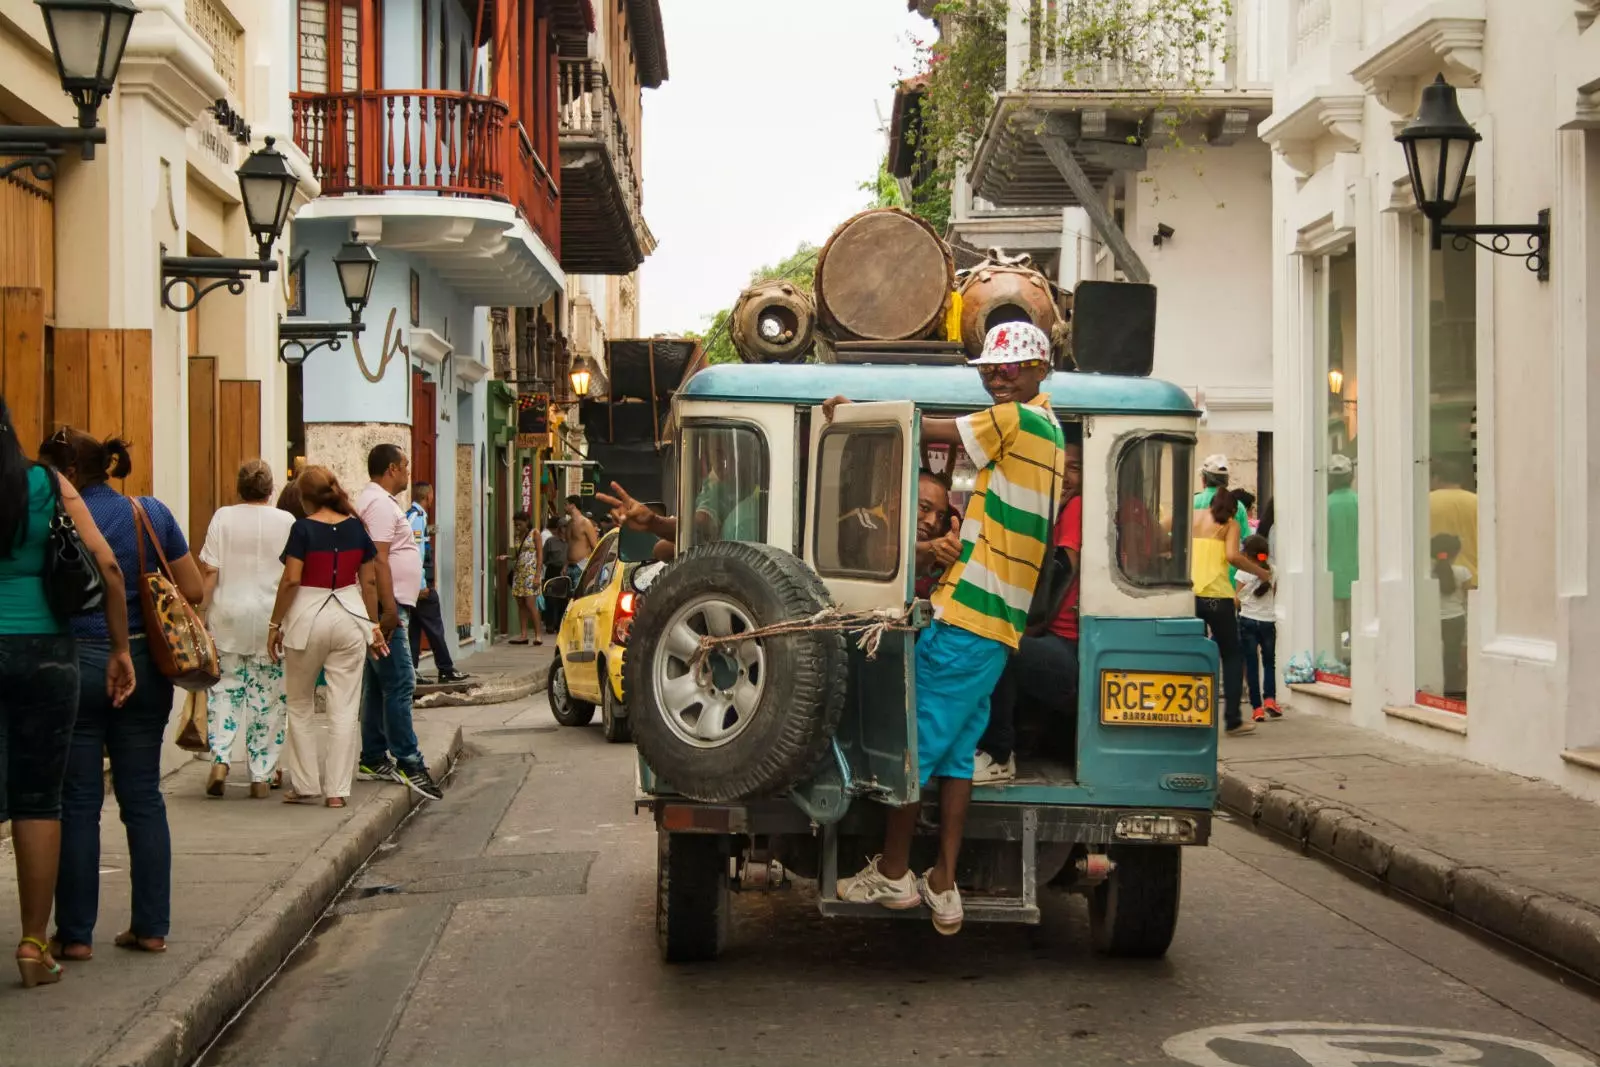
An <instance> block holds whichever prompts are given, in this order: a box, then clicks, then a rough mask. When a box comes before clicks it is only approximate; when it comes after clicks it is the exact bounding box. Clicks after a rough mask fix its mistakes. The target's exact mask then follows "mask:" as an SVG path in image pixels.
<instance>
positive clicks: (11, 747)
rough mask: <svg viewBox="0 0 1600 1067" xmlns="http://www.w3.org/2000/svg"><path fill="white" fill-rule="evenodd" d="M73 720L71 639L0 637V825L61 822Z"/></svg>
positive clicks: (74, 690)
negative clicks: (26, 821) (17, 821)
mask: <svg viewBox="0 0 1600 1067" xmlns="http://www.w3.org/2000/svg"><path fill="white" fill-rule="evenodd" d="M77 716H78V653H77V649H76V647H75V644H74V642H73V639H72V635H71V634H5V635H3V636H0V822H3V821H5V820H6V819H46V820H48V819H59V818H60V817H61V778H62V775H64V774H65V773H66V768H67V750H68V749H69V748H70V746H71V744H72V721H73V720H74V719H75V718H77Z"/></svg>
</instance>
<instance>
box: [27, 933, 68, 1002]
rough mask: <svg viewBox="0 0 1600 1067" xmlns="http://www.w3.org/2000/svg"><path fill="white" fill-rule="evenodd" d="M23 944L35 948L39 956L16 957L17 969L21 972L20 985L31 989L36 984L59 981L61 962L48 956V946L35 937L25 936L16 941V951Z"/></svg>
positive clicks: (49, 983) (51, 983)
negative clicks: (36, 957)
mask: <svg viewBox="0 0 1600 1067" xmlns="http://www.w3.org/2000/svg"><path fill="white" fill-rule="evenodd" d="M25 945H32V946H33V947H34V948H37V949H38V950H39V958H38V959H35V958H33V957H32V956H18V957H17V970H18V971H19V972H20V973H21V974H22V987H23V988H24V989H32V988H33V987H34V986H36V985H54V984H55V983H57V982H59V981H61V964H59V963H57V962H56V961H55V960H52V959H51V958H50V946H49V945H47V944H45V943H44V942H43V941H40V940H39V939H38V938H37V937H25V938H23V939H22V940H21V941H19V942H18V943H17V951H18V952H21V951H22V949H23V947H24V946H25Z"/></svg>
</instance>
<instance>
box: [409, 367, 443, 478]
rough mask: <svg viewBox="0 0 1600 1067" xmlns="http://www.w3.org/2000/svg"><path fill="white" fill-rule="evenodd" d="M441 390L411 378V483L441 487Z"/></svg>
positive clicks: (431, 384) (414, 375)
mask: <svg viewBox="0 0 1600 1067" xmlns="http://www.w3.org/2000/svg"><path fill="white" fill-rule="evenodd" d="M438 446H439V387H438V385H436V384H435V383H433V382H430V381H425V380H424V379H423V377H422V375H421V374H412V376H411V482H412V484H413V485H414V484H416V483H417V482H427V483H428V484H429V485H438V484H439V479H438V473H439V471H438V460H437V458H436V453H437V450H438Z"/></svg>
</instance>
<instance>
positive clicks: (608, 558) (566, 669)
mask: <svg viewBox="0 0 1600 1067" xmlns="http://www.w3.org/2000/svg"><path fill="white" fill-rule="evenodd" d="M618 549H619V536H618V531H616V530H612V531H611V532H610V533H608V534H606V535H605V536H604V537H602V538H601V539H600V543H599V544H598V545H597V546H596V547H595V550H594V554H593V555H592V556H590V557H589V563H588V565H587V566H585V567H584V569H583V574H582V575H581V576H580V577H579V578H578V581H577V584H576V585H573V586H572V588H571V590H570V593H568V596H569V600H568V602H567V612H566V615H565V616H563V617H562V620H561V628H560V630H559V631H558V632H557V634H556V658H555V662H554V663H552V664H551V665H550V678H549V681H548V682H547V683H546V690H545V691H546V695H547V696H548V697H549V699H550V711H551V712H552V713H553V714H554V715H555V718H556V721H557V722H559V723H560V724H561V725H562V726H587V725H589V723H590V722H592V721H593V720H594V713H595V709H596V708H599V709H600V724H601V727H602V729H603V731H604V733H605V738H606V740H607V741H615V742H622V741H628V740H631V739H632V733H631V731H630V730H629V727H628V712H627V706H626V704H625V703H624V702H623V691H622V656H623V652H624V650H625V649H626V647H627V643H628V630H629V628H630V627H631V626H632V625H633V617H634V614H635V613H636V612H637V611H638V606H639V603H640V600H641V594H640V593H639V592H638V591H636V590H635V589H634V588H632V586H631V584H630V579H631V578H632V576H633V575H634V574H635V572H636V571H637V570H638V567H639V564H637V563H628V562H625V561H623V560H622V559H621V558H620V557H619V552H618ZM569 582H570V579H567V578H554V579H551V580H550V581H549V582H547V583H545V595H546V596H552V595H553V596H561V595H562V594H563V592H566V585H565V584H562V583H569Z"/></svg>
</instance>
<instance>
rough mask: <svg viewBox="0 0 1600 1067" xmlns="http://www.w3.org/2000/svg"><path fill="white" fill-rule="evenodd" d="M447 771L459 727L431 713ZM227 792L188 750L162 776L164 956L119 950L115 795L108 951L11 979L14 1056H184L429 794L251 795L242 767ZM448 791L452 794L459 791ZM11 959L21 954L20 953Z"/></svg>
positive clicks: (108, 827)
mask: <svg viewBox="0 0 1600 1067" xmlns="http://www.w3.org/2000/svg"><path fill="white" fill-rule="evenodd" d="M416 726H417V736H418V739H419V740H420V741H421V744H422V751H423V754H424V756H425V757H426V758H427V761H428V764H429V766H430V768H431V769H432V770H433V772H434V774H435V776H443V775H444V773H445V772H446V770H447V769H448V768H449V767H450V765H451V763H452V762H453V761H454V759H455V758H456V755H457V752H458V751H459V749H460V746H461V732H460V729H459V728H458V727H457V726H456V725H454V724H450V723H443V722H429V721H428V720H427V719H426V717H420V716H419V717H418V720H417V724H416ZM234 771H235V774H234V776H233V779H232V781H231V782H230V788H229V789H228V795H227V796H226V797H224V798H223V799H221V800H216V799H211V798H207V797H205V796H204V795H203V788H204V784H205V776H206V764H205V763H202V762H199V761H194V760H184V761H181V763H180V765H179V766H178V768H177V770H176V771H175V772H174V773H172V774H171V775H169V776H168V777H167V778H166V779H165V781H164V783H163V787H162V788H163V792H164V793H165V794H166V796H167V817H168V820H169V822H170V824H171V827H172V848H173V863H172V866H173V871H172V882H173V899H172V935H171V937H169V938H168V940H167V945H168V949H167V952H166V953H165V954H163V955H159V956H150V955H144V954H141V953H136V952H125V951H119V950H118V949H116V948H114V947H113V946H112V944H111V939H112V937H114V936H115V935H116V934H117V932H118V931H120V930H123V929H124V928H126V926H127V923H128V891H129V886H128V876H127V868H128V855H127V842H126V839H125V838H124V836H123V833H122V827H121V824H120V822H119V821H118V817H117V810H116V802H115V800H113V799H112V798H110V797H109V796H108V797H107V799H106V807H105V811H104V813H103V815H102V817H101V826H102V834H101V840H102V853H101V864H100V865H101V871H102V874H103V880H102V883H101V896H100V921H99V926H98V928H97V930H96V932H95V958H94V959H93V960H92V961H90V962H88V963H69V964H64V966H65V967H66V969H67V973H66V975H65V977H64V978H63V979H62V981H61V983H60V984H59V985H55V986H48V987H43V988H39V989H34V990H24V989H22V988H21V987H20V986H19V985H18V984H17V982H16V979H15V977H11V978H0V1047H3V1048H4V1049H5V1050H6V1054H5V1056H4V1058H3V1059H4V1062H5V1064H6V1067H35V1065H37V1067H62V1065H67V1064H83V1065H88V1064H94V1065H99V1067H181V1065H185V1064H188V1063H190V1062H192V1061H193V1060H194V1058H195V1056H196V1055H197V1054H198V1053H199V1052H200V1050H201V1049H202V1048H204V1046H205V1044H206V1042H208V1041H210V1040H211V1039H212V1037H214V1036H215V1035H216V1034H217V1032H218V1031H219V1030H220V1029H221V1028H222V1026H223V1024H224V1023H226V1022H227V1020H228V1019H229V1018H230V1017H231V1016H232V1015H233V1013H234V1012H235V1011H237V1010H238V1009H239V1008H240V1007H241V1006H243V1004H244V1003H245V1002H246V1000H247V999H248V998H249V997H250V996H251V995H252V994H253V993H254V991H255V990H256V989H257V988H258V987H259V986H260V985H261V984H262V983H263V982H265V981H266V980H267V979H268V978H269V977H270V976H271V975H272V973H273V972H274V971H275V970H276V969H277V968H278V967H279V966H280V965H281V964H282V963H283V961H284V960H285V959H286V958H288V955H289V953H290V951H291V950H293V948H294V947H295V945H297V944H298V943H299V941H300V939H301V938H302V937H304V936H305V935H306V934H307V933H308V932H309V931H310V930H311V927H312V924H313V923H314V922H316V920H317V917H318V916H319V915H320V914H321V913H322V911H323V909H324V908H326V907H327V906H328V904H329V903H331V902H332V900H333V899H334V897H335V896H336V895H337V893H338V892H339V890H340V888H341V887H342V886H343V885H344V884H345V882H347V881H348V880H349V879H350V877H351V876H352V875H353V874H354V873H355V872H356V871H357V870H358V869H359V868H360V867H361V865H362V863H364V862H365V861H366V859H367V857H368V856H370V855H371V854H372V852H373V851H374V850H375V849H376V848H377V847H378V845H379V844H381V843H382V842H383V840H384V838H386V837H387V836H388V835H389V834H390V833H391V832H393V831H394V829H395V828H396V827H397V826H399V825H400V822H401V820H402V819H404V818H405V816H406V815H407V814H408V813H409V812H410V811H411V809H412V808H413V807H414V806H415V804H416V802H417V798H416V797H415V795H414V794H413V793H412V792H411V791H410V790H408V789H405V788H403V787H401V786H398V785H392V784H388V783H384V784H368V783H362V782H357V783H356V786H355V792H354V794H353V795H352V796H351V798H350V805H349V806H348V807H347V808H345V809H343V810H342V811H335V810H329V809H327V808H324V807H321V806H317V807H288V806H286V805H284V804H283V803H282V802H281V797H282V794H281V793H276V792H275V793H273V794H272V795H271V797H270V798H269V799H266V800H251V799H250V798H249V796H248V794H247V788H248V775H247V774H245V773H244V768H243V766H242V765H236V766H235V767H234ZM448 797H449V794H448V792H447V793H446V800H445V801H444V803H448V802H449V799H448ZM16 889H17V887H16V868H15V864H14V860H13V858H12V856H11V854H10V843H9V842H6V843H5V844H3V845H0V929H7V930H10V931H12V932H13V933H15V930H16V916H17V898H16ZM7 966H9V963H8V964H7Z"/></svg>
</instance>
